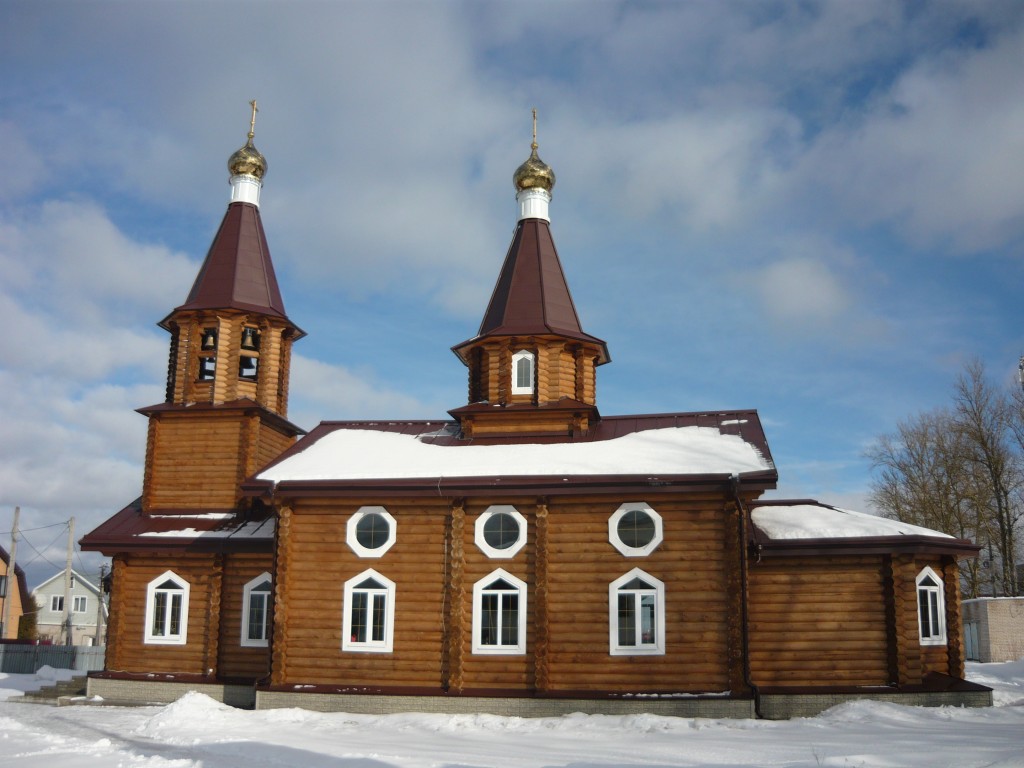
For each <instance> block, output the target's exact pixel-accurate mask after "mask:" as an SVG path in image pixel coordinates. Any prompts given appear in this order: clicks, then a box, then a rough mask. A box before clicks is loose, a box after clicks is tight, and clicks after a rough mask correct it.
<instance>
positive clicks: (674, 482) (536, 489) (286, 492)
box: [242, 470, 778, 498]
mask: <svg viewBox="0 0 1024 768" xmlns="http://www.w3.org/2000/svg"><path fill="white" fill-rule="evenodd" d="M740 477H741V478H742V480H743V487H744V489H750V490H761V491H764V490H770V489H772V488H774V487H775V484H776V481H777V480H778V476H777V474H776V472H775V471H774V470H761V471H758V472H745V473H742V474H741V475H740ZM731 478H732V475H729V474H708V475H662V476H643V475H640V476H638V475H570V476H568V477H563V476H561V475H541V476H512V477H493V476H488V477H424V478H385V479H377V480H284V481H281V482H279V483H277V484H276V486H275V484H274V483H272V482H270V481H269V480H248V481H246V482H244V483H243V484H242V492H243V494H244V495H246V496H259V497H275V498H295V497H304V496H316V497H321V498H325V497H340V496H367V495H380V494H386V495H390V496H421V495H423V494H424V493H430V494H432V495H435V496H444V497H451V498H454V497H457V496H495V495H500V496H509V495H524V494H525V495H539V496H569V495H579V494H597V495H604V494H619V493H624V492H628V493H635V494H640V493H642V494H644V495H652V494H654V495H660V494H664V493H677V492H679V491H686V492H696V491H708V490H714V491H718V490H721V489H723V488H727V487H728V486H729V483H730V480H731Z"/></svg>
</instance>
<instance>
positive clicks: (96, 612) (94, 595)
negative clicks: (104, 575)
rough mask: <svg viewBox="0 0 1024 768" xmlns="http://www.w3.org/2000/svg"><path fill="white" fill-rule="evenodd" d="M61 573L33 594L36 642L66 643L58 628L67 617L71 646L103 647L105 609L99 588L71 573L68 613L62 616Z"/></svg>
mask: <svg viewBox="0 0 1024 768" xmlns="http://www.w3.org/2000/svg"><path fill="white" fill-rule="evenodd" d="M64 573H65V572H64V571H63V570H61V571H58V572H57V573H55V574H54V575H53V576H51V577H50V578H49V579H47V580H46V581H44V582H43V583H42V584H40V585H39V586H38V587H36V588H35V589H34V590H33V591H32V598H33V600H34V601H35V604H36V610H37V614H36V628H37V631H38V637H39V639H40V640H50V641H52V642H54V643H61V644H63V643H66V642H67V635H66V633H64V632H63V631H62V629H61V625H62V624H63V623H64V621H65V620H66V617H67V616H70V619H71V645H102V644H103V633H104V632H105V628H106V625H107V605H106V601H105V600H104V595H103V593H102V592H101V590H100V588H99V586H97V585H96V584H93V583H92V582H91V581H89V580H88V579H86V578H85V577H84V576H82V574H80V573H79V572H78V571H75V570H72V571H71V585H70V590H69V592H68V601H69V604H68V613H67V614H65V610H64V599H65V591H64ZM97 632H98V636H97Z"/></svg>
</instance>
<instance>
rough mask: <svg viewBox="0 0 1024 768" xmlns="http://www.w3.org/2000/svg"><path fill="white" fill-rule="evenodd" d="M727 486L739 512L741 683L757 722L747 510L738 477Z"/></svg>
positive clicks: (758, 699)
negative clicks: (748, 594)
mask: <svg viewBox="0 0 1024 768" xmlns="http://www.w3.org/2000/svg"><path fill="white" fill-rule="evenodd" d="M729 486H730V487H731V488H732V496H733V499H734V500H735V501H736V511H737V512H739V515H738V519H739V522H738V524H737V535H738V536H739V545H740V626H741V635H742V637H743V682H744V683H746V684H747V686H748V687H749V688H750V692H751V693H753V694H754V714H755V715H756V716H757V718H758V719H759V720H763V719H764V715H763V714H762V713H761V691H760V690H759V689H758V687H757V685H756V684H755V683H754V681H753V679H752V678H751V673H750V615H749V609H748V607H747V559H748V558H747V535H746V534H747V531H746V528H747V526H746V521H747V514H748V513H747V509H746V507H745V506H744V505H743V499H742V498H741V497H740V476H739V474H738V473H737V474H733V475H731V476H730V477H729Z"/></svg>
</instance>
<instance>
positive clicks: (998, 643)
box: [964, 597, 1024, 662]
mask: <svg viewBox="0 0 1024 768" xmlns="http://www.w3.org/2000/svg"><path fill="white" fill-rule="evenodd" d="M964 641H965V647H966V653H967V658H968V659H969V660H970V661H985V662H989V661H1016V660H1017V659H1024V597H979V598H975V599H972V600H964Z"/></svg>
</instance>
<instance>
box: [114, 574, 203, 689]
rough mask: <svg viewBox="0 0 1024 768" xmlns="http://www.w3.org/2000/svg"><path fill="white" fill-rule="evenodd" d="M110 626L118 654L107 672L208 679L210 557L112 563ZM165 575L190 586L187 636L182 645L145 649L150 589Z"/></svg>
mask: <svg viewBox="0 0 1024 768" xmlns="http://www.w3.org/2000/svg"><path fill="white" fill-rule="evenodd" d="M114 569H115V571H114V580H115V587H114V594H112V595H111V598H112V601H113V610H112V611H111V614H112V621H111V623H112V626H110V627H109V628H108V634H109V636H110V637H112V639H113V645H114V647H115V649H116V650H115V652H114V654H113V657H112V658H110V659H109V660H108V663H107V669H108V670H109V671H115V672H156V673H167V674H173V673H179V674H182V673H183V674H207V671H208V669H209V666H208V665H207V664H206V659H207V656H206V654H207V648H208V640H209V637H208V634H207V627H208V620H209V609H210V589H211V581H212V578H213V577H212V574H213V573H214V572H215V566H214V562H213V556H212V555H185V554H182V555H176V556H173V557H171V556H163V555H154V554H145V555H135V554H131V555H123V556H119V557H118V558H116V559H115V560H114ZM165 571H173V572H174V573H175V574H177V575H178V576H179V577H180V578H182V579H184V580H185V581H187V582H188V583H189V604H188V633H187V635H186V643H185V644H184V645H160V644H153V643H148V644H147V643H145V642H144V638H145V632H146V588H147V586H148V584H149V583H150V582H151V581H152V580H153V579H155V578H157V577H158V576H160V575H161V574H162V573H164V572H165Z"/></svg>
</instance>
